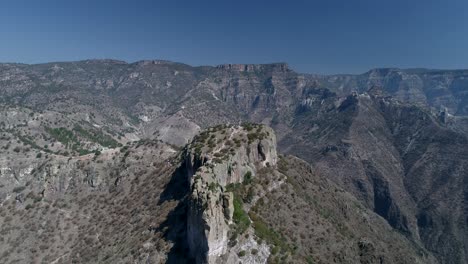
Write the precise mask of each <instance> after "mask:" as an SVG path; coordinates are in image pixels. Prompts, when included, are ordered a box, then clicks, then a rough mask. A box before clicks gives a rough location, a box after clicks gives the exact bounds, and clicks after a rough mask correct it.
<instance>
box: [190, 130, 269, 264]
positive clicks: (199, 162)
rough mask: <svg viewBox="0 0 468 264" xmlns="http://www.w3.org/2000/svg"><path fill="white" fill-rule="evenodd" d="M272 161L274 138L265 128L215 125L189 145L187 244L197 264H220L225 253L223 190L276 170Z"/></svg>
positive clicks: (226, 200)
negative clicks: (266, 169)
mask: <svg viewBox="0 0 468 264" xmlns="http://www.w3.org/2000/svg"><path fill="white" fill-rule="evenodd" d="M276 161H277V154H276V138H275V135H274V133H273V131H272V130H271V129H270V128H267V127H264V126H258V125H250V124H249V125H246V126H218V127H215V128H212V129H209V130H208V131H205V132H204V133H202V134H201V135H200V136H198V137H196V138H195V139H194V141H193V142H192V143H191V144H190V145H189V146H188V149H187V154H186V160H185V164H186V167H187V172H188V175H187V180H188V181H189V182H190V186H191V190H190V198H189V202H188V203H189V206H188V217H187V240H188V246H189V248H190V254H191V256H192V257H193V258H195V259H196V262H197V263H222V262H223V261H222V259H223V258H224V257H225V256H227V253H229V248H230V246H229V245H228V242H229V231H230V229H231V228H230V225H232V224H233V214H234V205H233V202H234V194H233V193H232V192H230V191H228V190H227V186H228V185H231V186H232V185H236V184H240V183H242V182H244V181H246V180H251V179H252V178H254V177H256V174H257V171H258V170H259V169H261V168H265V167H267V166H268V167H269V166H275V165H276ZM246 177H248V179H246ZM231 247H232V246H231ZM229 263H235V262H234V260H230V262H229ZM253 263H255V262H253Z"/></svg>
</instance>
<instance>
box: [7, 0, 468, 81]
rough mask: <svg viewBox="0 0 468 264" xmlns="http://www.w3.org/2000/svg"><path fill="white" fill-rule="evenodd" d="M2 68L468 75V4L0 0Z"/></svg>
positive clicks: (416, 0)
mask: <svg viewBox="0 0 468 264" xmlns="http://www.w3.org/2000/svg"><path fill="white" fill-rule="evenodd" d="M0 4H1V5H0V61H1V62H24V63H40V62H49V61H70V60H80V59H89V58H115V59H121V60H126V61H129V62H132V61H136V60H141V59H167V60H172V61H179V62H184V63H188V64H191V65H215V64H221V63H267V62H277V61H284V62H288V63H289V64H290V65H291V67H292V68H293V69H295V70H297V71H300V72H309V73H360V72H364V71H366V70H368V69H370V68H374V67H403V68H408V67H425V68H447V69H452V68H468V15H467V14H468V1H467V0H437V1H436V0H308V1H307V0H303V1H299V0H282V1H275V0H269V1H266V0H265V1H260V0H259V1H255V0H250V1H245V0H236V1H229V0H209V1H208V0H207V1H205V0H187V1H180V0H172V1H158V0H153V1H151V0H128V1H123V0H73V1H71V0H70V1H69V0H56V1H53V0H31V1H23V0H11V1H4V0H0Z"/></svg>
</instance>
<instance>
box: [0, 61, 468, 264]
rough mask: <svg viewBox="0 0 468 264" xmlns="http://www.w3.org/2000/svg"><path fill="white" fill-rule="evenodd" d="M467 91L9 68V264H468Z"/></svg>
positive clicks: (313, 78)
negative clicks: (467, 204)
mask: <svg viewBox="0 0 468 264" xmlns="http://www.w3.org/2000/svg"><path fill="white" fill-rule="evenodd" d="M466 80H468V71H465V70H451V71H449V70H428V69H374V70H370V71H368V72H366V73H364V74H361V75H326V76H325V75H311V74H300V73H296V72H294V71H293V70H292V69H290V68H289V67H288V66H287V64H285V63H274V64H225V65H220V66H215V67H211V66H200V67H192V66H189V65H186V64H181V63H175V62H170V61H162V60H151V61H139V62H135V63H127V62H123V61H116V60H87V61H78V62H60V63H58V62H57V63H47V64H36V65H26V64H0V153H1V155H0V234H1V235H0V260H1V261H0V262H1V263H55V264H58V263H363V264H364V263H366V264H367V263H421V264H422V263H451V264H452V263H453V264H463V263H468V228H467V226H468V210H467V206H466V203H467V201H468V180H467V179H468V172H467V171H468V117H467V115H468V112H467V111H468V83H467V82H466Z"/></svg>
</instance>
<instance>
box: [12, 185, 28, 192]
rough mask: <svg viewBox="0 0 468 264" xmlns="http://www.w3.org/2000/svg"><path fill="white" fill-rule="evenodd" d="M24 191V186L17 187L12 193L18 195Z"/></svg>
mask: <svg viewBox="0 0 468 264" xmlns="http://www.w3.org/2000/svg"><path fill="white" fill-rule="evenodd" d="M24 189H26V186H18V187H15V188H13V192H15V193H20V192H22V191H24Z"/></svg>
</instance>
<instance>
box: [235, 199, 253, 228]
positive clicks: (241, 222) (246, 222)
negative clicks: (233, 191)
mask: <svg viewBox="0 0 468 264" xmlns="http://www.w3.org/2000/svg"><path fill="white" fill-rule="evenodd" d="M242 205H243V203H242V200H241V199H240V198H239V197H238V196H237V195H234V215H233V220H234V223H236V229H237V232H238V233H239V234H242V233H244V232H245V230H247V228H248V227H249V226H250V219H249V216H248V215H247V213H246V212H245V211H244V209H243V208H242Z"/></svg>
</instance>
